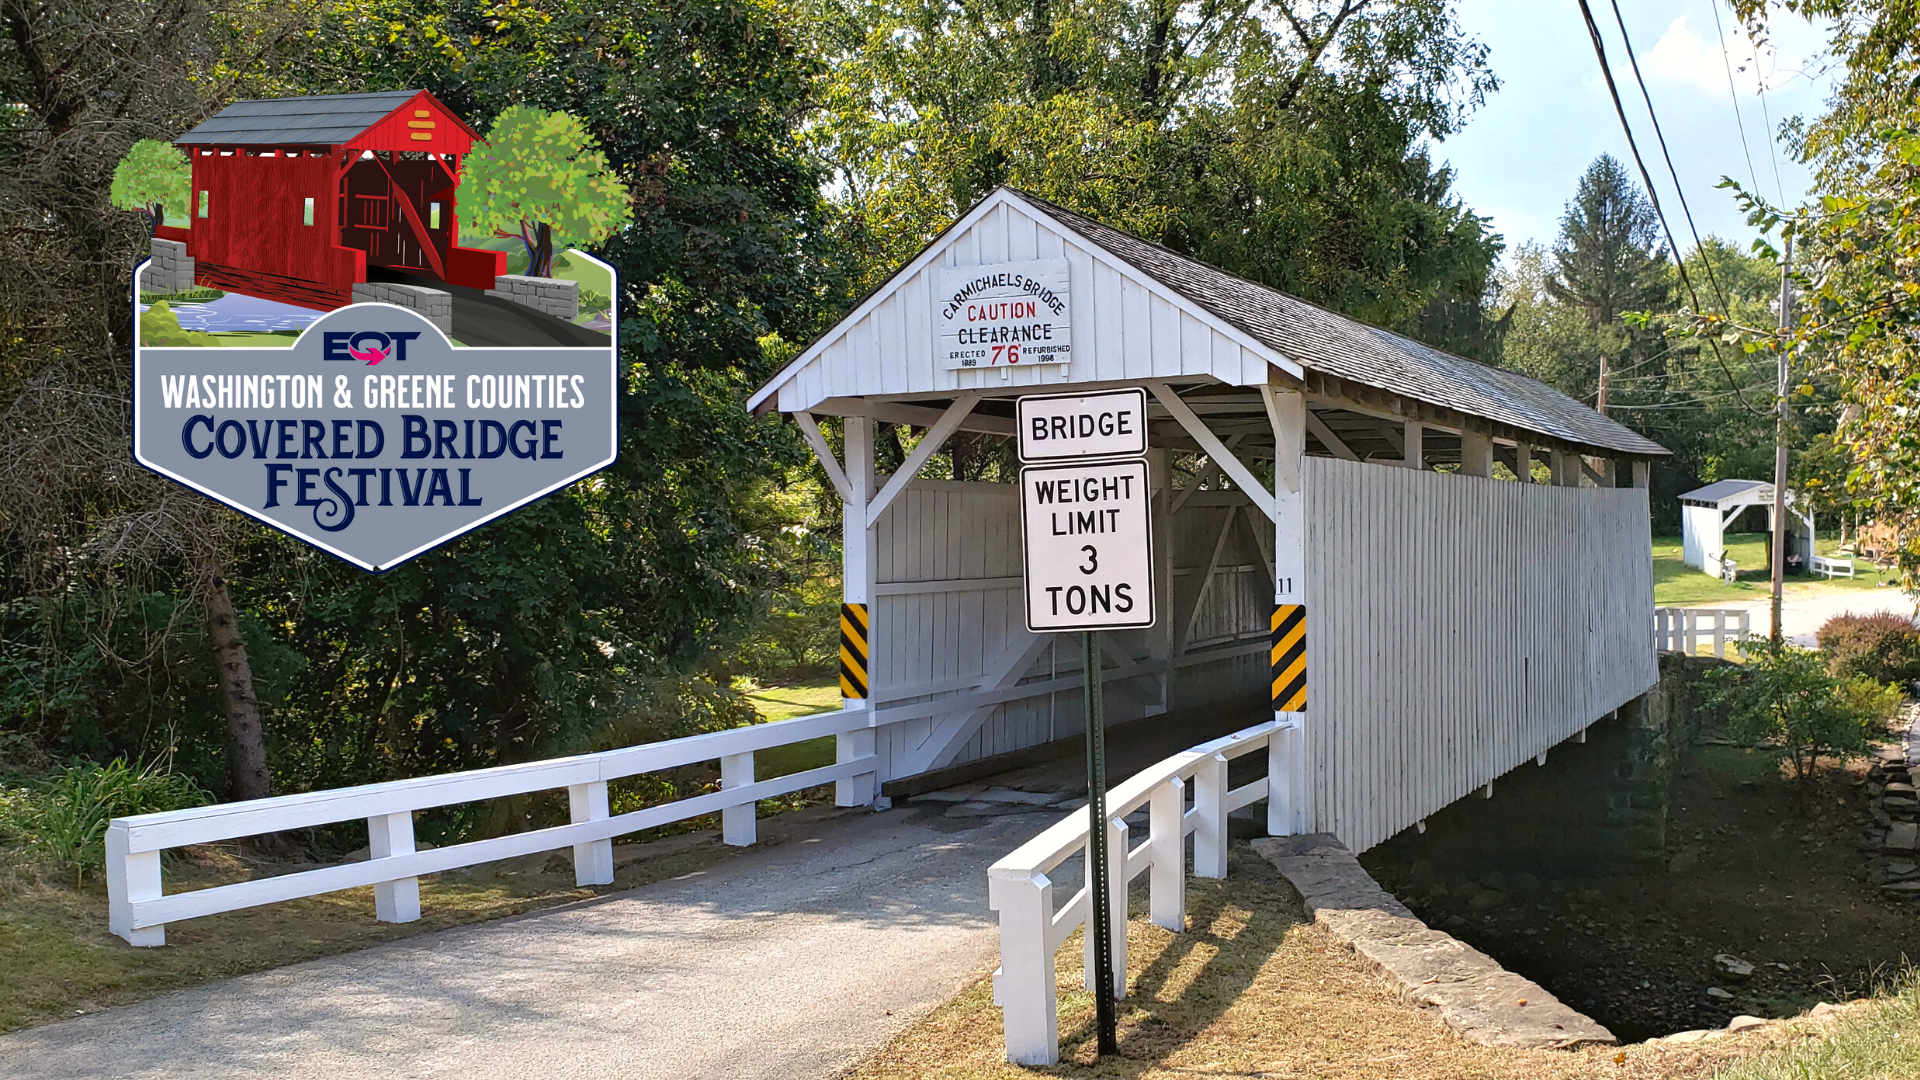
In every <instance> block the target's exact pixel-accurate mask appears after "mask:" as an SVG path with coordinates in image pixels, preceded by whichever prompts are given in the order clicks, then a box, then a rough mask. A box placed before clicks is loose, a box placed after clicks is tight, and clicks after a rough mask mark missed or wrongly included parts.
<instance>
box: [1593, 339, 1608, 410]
mask: <svg viewBox="0 0 1920 1080" xmlns="http://www.w3.org/2000/svg"><path fill="white" fill-rule="evenodd" d="M1593 408H1594V411H1595V412H1597V413H1599V414H1600V415H1601V416H1605V415H1607V354H1606V353H1601V354H1600V397H1599V400H1597V401H1596V402H1594V406H1593Z"/></svg>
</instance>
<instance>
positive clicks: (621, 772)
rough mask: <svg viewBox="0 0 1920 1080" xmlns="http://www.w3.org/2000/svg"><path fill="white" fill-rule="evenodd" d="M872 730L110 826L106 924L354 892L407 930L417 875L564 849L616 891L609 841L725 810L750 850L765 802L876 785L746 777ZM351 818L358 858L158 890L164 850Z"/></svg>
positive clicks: (707, 745)
mask: <svg viewBox="0 0 1920 1080" xmlns="http://www.w3.org/2000/svg"><path fill="white" fill-rule="evenodd" d="M867 722H868V715H867V710H865V709H857V710H847V711H842V712H830V713H821V714H819V715H816V716H804V717H799V718H797V719H793V720H781V721H777V722H775V723H771V724H756V725H754V726H752V727H744V728H734V729H732V730H730V731H716V732H711V733H709V734H705V735H694V736H691V737H689V738H684V739H673V740H670V741H667V742H658V743H649V744H647V745H645V746H632V747H626V748H624V749H620V750H609V751H606V752H604V753H598V754H583V755H580V756H577V757H567V758H554V759H551V760H547V761H535V762H529V763H527V764H524V765H506V766H501V767H499V768H493V769H478V770H475V771H472V772H462V773H451V774H448V775H445V776H423V777H419V778H417V779H412V780H395V781H391V782H389V783H384V784H367V785H364V786H361V787H351V788H336V789H334V790H331V791H316V792H310V793H307V794H303V795H285V796H280V797H277V798H271V799H255V800H252V801H250V802H238V803H224V804H221V805H217V806H205V807H199V808H197V809H193V810H176V811H169V812H165V813H158V814H141V815H139V816H137V817H128V818H115V819H114V820H113V822H112V823H111V824H110V825H109V827H108V829H107V911H108V925H109V927H110V929H112V931H113V932H114V933H115V934H118V935H119V936H120V937H122V938H124V939H126V941H127V942H128V943H129V944H133V945H164V944H166V924H168V923H170V922H178V921H179V920H182V919H192V918H198V917H199V916H202V915H212V914H216V913H218V912H222V911H236V910H239V909H241V908H249V907H257V906H259V905H262V904H272V903H278V902H280V901H283V900H292V899H295V898H297V897H302V896H317V895H320V894H321V893H329V892H337V891H339V890H341V889H351V888H356V887H358V886H362V885H372V886H373V887H374V913H375V917H377V918H378V919H380V920H381V921H382V922H411V921H413V920H414V919H417V918H419V917H420V886H419V877H420V875H422V874H433V873H439V872H441V871H445V870H454V869H458V868H460V867H463V866H473V865H475V864H478V863H484V862H493V861H495V860H498V859H510V858H514V857H516V856H520V855H532V854H535V853H537V852H541V851H554V850H558V849H560V848H565V847H572V848H573V866H574V877H575V879H576V880H577V881H578V882H579V883H580V884H581V885H608V884H612V882H613V838H614V837H616V836H621V835H624V834H626V833H632V832H638V831H640V830H642V829H650V828H654V827H656V826H659V825H666V824H670V823H672V822H675V821H683V820H685V819H687V818H691V817H698V816H700V815H702V814H711V813H713V812H715V811H719V812H720V816H721V826H722V833H723V838H724V839H725V841H726V842H727V843H729V844H734V845H746V844H751V843H753V841H754V833H755V828H754V803H755V802H757V801H758V800H760V799H768V798H772V797H774V796H777V795H786V794H789V793H791V792H795V791H800V790H803V789H805V788H810V787H815V786H818V785H821V784H827V783H832V782H834V781H839V780H849V779H859V778H866V779H867V780H868V783H869V786H871V777H872V774H873V773H874V768H875V765H874V762H875V758H874V756H873V755H871V754H868V755H866V756H864V757H854V758H850V759H848V760H844V761H841V762H838V763H836V764H833V765H828V766H826V767H824V768H819V769H809V770H807V771H805V772H798V773H793V774H791V775H788V776H781V777H776V778H774V779H771V780H755V779H754V776H753V755H754V752H755V751H757V750H767V749H771V748H773V747H776V746H785V745H787V744H789V743H796V742H803V741H805V740H808V739H814V738H819V737H821V736H825V735H840V734H843V733H846V732H850V731H855V730H860V729H864V728H865V727H866V726H867ZM715 759H718V760H719V762H720V785H721V790H719V791H713V792H708V793H706V794H704V795H696V796H694V797H692V798H688V799H681V800H679V801H677V802H671V803H665V804H662V805H659V806H650V807H647V808H646V809H643V810H636V811H633V812H632V813H627V814H620V815H617V816H615V815H613V814H611V813H610V812H609V809H608V798H607V782H608V781H610V780H618V779H621V778H623V777H628V776H637V775H639V774H641V773H649V772H657V771H659V770H661V769H670V768H674V767H677V766H681V765H691V764H694V763H697V762H702V761H713V760H715ZM559 788H565V789H567V801H568V803H569V806H570V808H571V811H572V819H573V820H572V822H571V823H570V824H567V825H559V826H554V827H552V828H546V829H536V830H533V831H531V832H524V833H514V834H512V835H509V836H497V837H493V838H492V839H488V840H476V841H473V842H471V843H465V844H456V845H453V846H451V847H443V848H436V849H433V850H431V851H416V850H415V849H414V842H413V814H414V812H415V811H417V810H427V809H431V808H433V807H438V806H450V805H453V804H456V803H466V802H474V801H477V800H480V799H497V798H501V797H504V796H509V795H524V794H528V793H531V792H536V791H551V790H556V789H559ZM356 819H364V820H365V821H366V823H367V839H368V845H367V846H368V850H369V856H370V857H369V858H368V859H367V861H365V862H357V863H346V864H343V865H339V866H327V867H322V868H320V869H317V870H307V871H303V872H300V873H296V874H285V875H282V876H279V877H270V878H259V879H255V880H252V881H242V882H238V883H236V884H233V885H222V886H218V887H216V888H211V889H200V890H196V891H193V892H186V893H177V894H174V895H171V896H169V895H166V893H165V892H164V890H163V889H162V883H161V874H160V853H161V852H163V851H165V850H167V849H168V848H177V847H183V846H186V845H189V844H207V843H213V842H216V841H220V840H233V839H238V838H240V837H245V836H258V835H261V834H263V833H274V832H282V831H285V830H289V829H302V828H309V827H312V826H315V825H328V824H333V823H336V822H343V821H353V820H356Z"/></svg>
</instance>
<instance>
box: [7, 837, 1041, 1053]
mask: <svg viewBox="0 0 1920 1080" xmlns="http://www.w3.org/2000/svg"><path fill="white" fill-rule="evenodd" d="M1003 810H1004V811H1005V812H1001V811H1003ZM1036 811H1040V808H1039V807H1030V806H1025V805H1021V804H1018V803H1010V804H1001V805H995V806H993V807H992V808H989V806H988V805H986V804H982V803H978V802H974V803H970V804H965V805H960V804H955V803H952V802H946V803H927V804H924V805H916V806H914V807H909V808H905V809H901V810H895V811H889V812H886V813H881V814H859V815H857V816H852V817H845V818H841V819H839V820H837V821H831V822H828V823H826V824H825V827H824V828H823V830H822V831H821V832H820V833H819V834H817V835H816V836H814V837H812V838H806V839H795V840H792V841H789V842H787V843H783V844H778V845H774V846H770V847H768V848H766V849H765V850H760V851H754V852H750V853H748V854H745V855H743V856H741V857H738V858H735V859H731V860H728V861H725V862H723V863H721V864H719V865H718V866H715V867H713V868H712V869H710V870H708V871H701V872H696V873H694V874H690V875H688V876H686V877H683V878H680V879H676V880H672V881H666V882H661V883H658V884H655V885H651V886H647V887H644V888H640V889H635V890H633V891H631V892H626V893H620V894H616V895H611V896H607V897H602V898H600V899H598V900H594V901H588V902H585V903H581V904H577V905H572V906H568V907H563V908H558V909H551V910H548V911H544V912H537V913H533V914H530V915H524V916H520V917H518V918H513V919H506V920H502V921H499V922H493V923H485V924H480V925H474V926H466V927H460V928H456V929H452V930H445V931H440V932H437V933H431V934H423V935H420V936H418V937H413V938H409V939H407V940H404V941H399V942H394V943H391V944H387V945H381V946H377V947H375V948H371V949H367V950H364V951H362V952H356V953H351V954H348V955H345V956H339V957H334V958H331V959H327V960H318V961H314V962H311V963H305V964H299V965H295V966H292V967H287V968H281V969H279V970H276V971H269V972H263V973H261V974H257V975H248V976H244V977H241V978H237V979H231V980H228V981H225V982H220V983H214V984H211V985H208V986H203V987H200V988H197V989H193V990H188V991H184V992H181V993H177V994H173V995H170V996H167V997H163V998H158V999H155V1000H152V1001H147V1002H143V1003H139V1004H135V1005H128V1006H124V1007H121V1008H117V1009H108V1010H105V1011H103V1012H98V1013H94V1014H92V1015H89V1016H86V1017H80V1018H76V1019H73V1020H68V1021H64V1022H61V1023H58V1024H50V1025H47V1026H45V1027H38V1028H31V1029H28V1030H26V1031H22V1032H17V1033H15V1034H13V1035H10V1036H6V1037H3V1038H0V1077H4V1078H8V1080H12V1078H25V1077H34V1078H45V1080H52V1078H69V1077H71V1078H82V1077H85V1078H88V1080H95V1078H107V1077H143V1078H144V1077H169V1078H175V1077H179V1078H196V1080H197V1078H213V1077H218V1078H229V1077H267V1076H272V1077H299V1078H301V1080H335V1078H349V1077H354V1078H357V1077H368V1078H373V1077H379V1078H381V1080H390V1078H397V1077H409V1078H411V1077H448V1078H455V1077H457V1078H460V1080H489V1078H502V1080H505V1078H513V1080H522V1078H535V1077H549V1076H552V1077H567V1078H569V1080H574V1078H578V1080H591V1078H599V1077H607V1078H615V1077H618V1078H620V1080H651V1078H656V1077H657V1078H671V1080H693V1078H706V1077H714V1078H722V1077H725V1078H737V1080H751V1078H760V1077H764V1078H768V1080H774V1078H778V1080H794V1078H801V1077H825V1076H830V1075H832V1074H834V1073H835V1072H837V1071H839V1070H840V1069H841V1068H843V1067H845V1066H846V1065H848V1064H850V1063H851V1062H853V1061H855V1060H857V1059H858V1058H859V1057H861V1056H863V1055H864V1054H865V1053H868V1052H871V1051H872V1050H873V1049H876V1048H878V1047H879V1046H881V1045H883V1044H884V1043H885V1042H886V1041H887V1040H888V1039H889V1038H891V1037H892V1036H893V1035H894V1034H895V1033H896V1032H897V1031H898V1030H900V1029H901V1028H902V1027H904V1026H905V1025H906V1024H907V1023H909V1022H910V1021H911V1020H913V1019H914V1018H916V1017H918V1016H920V1015H922V1014H924V1013H925V1012H926V1011H927V1010H929V1009H931V1008H932V1007H934V1006H935V1005H937V1004H939V1003H940V1002H942V1001H944V1000H945V999H946V998H947V997H949V996H950V995H951V994H952V993H953V992H954V991H956V990H957V989H959V988H960V987H961V986H963V985H965V984H966V983H967V982H968V981H969V980H971V979H972V978H974V977H976V976H978V975H979V974H980V973H981V972H983V971H984V970H986V969H987V968H988V967H989V966H990V965H992V964H993V963H994V962H995V957H996V954H997V952H998V944H997V938H996V934H995V931H994V929H993V923H992V922H991V921H990V920H991V913H990V912H988V911H987V906H986V874H985V869H986V866H987V864H988V863H989V862H991V861H992V860H993V859H995V858H998V857H999V856H1000V855H1002V854H1005V853H1006V852H1008V851H1011V850H1012V849H1013V848H1014V847H1016V846H1018V844H1019V843H1020V842H1021V841H1023V840H1025V839H1026V838H1027V837H1028V836H1030V835H1032V834H1033V833H1036V832H1038V831H1039V830H1040V829H1041V828H1043V827H1044V826H1045V825H1046V824H1048V823H1050V822H1052V821H1054V820H1056V819H1057V817H1058V811H1044V812H1036ZM889 1010H890V1011H889Z"/></svg>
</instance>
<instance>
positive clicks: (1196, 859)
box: [1193, 754, 1227, 878]
mask: <svg viewBox="0 0 1920 1080" xmlns="http://www.w3.org/2000/svg"><path fill="white" fill-rule="evenodd" d="M1193 811H1194V817H1193V876H1194V877H1203V878H1223V877H1226V876H1227V759H1226V757H1225V756H1224V755H1221V754H1213V755H1210V756H1208V757H1207V759H1206V760H1205V761H1202V762H1200V763H1199V764H1198V765H1197V766H1196V767H1195V768H1194V772H1193Z"/></svg>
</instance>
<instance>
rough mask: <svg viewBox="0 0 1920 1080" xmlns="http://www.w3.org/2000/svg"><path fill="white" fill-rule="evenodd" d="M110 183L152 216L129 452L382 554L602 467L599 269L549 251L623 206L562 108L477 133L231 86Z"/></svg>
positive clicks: (316, 539) (393, 561)
mask: <svg viewBox="0 0 1920 1080" xmlns="http://www.w3.org/2000/svg"><path fill="white" fill-rule="evenodd" d="M114 198H115V201H116V202H117V203H118V204H119V205H122V206H125V207H127V208H128V209H134V210H138V211H139V212H141V213H142V214H143V215H145V216H146V217H147V219H148V221H149V223H150V225H151V226H152V229H153V242H152V249H153V251H152V258H151V259H150V260H149V261H148V262H146V263H143V264H142V266H141V267H140V268H139V269H138V270H137V271H136V279H135V291H136V300H137V301H138V305H137V308H138V312H139V314H138V316H137V324H136V328H135V348H134V381H135V390H134V402H133V405H134V456H135V458H136V459H137V460H138V461H139V462H140V464H142V465H144V466H146V467H147V468H150V469H153V470H155V471H156V472H159V473H161V474H162V475H165V476H167V477H170V478H172V479H174V480H177V481H179V482H180V483H182V484H185V485H187V486H188V487H191V488H194V489H195V490H197V491H200V492H203V493H205V494H206V495H208V496H210V497H212V498H215V499H218V500H219V501H221V502H223V503H225V504H227V505H228V506H231V507H233V508H234V509H235V510H238V511H240V512H241V513H244V514H247V515H249V516H252V517H254V518H257V519H259V520H260V521H263V522H265V523H267V524H269V525H272V526H273V527H275V528H278V529H281V530H283V531H285V532H287V533H289V534H290V535H293V536H296V537H299V538H300V539H302V540H305V541H306V542H308V543H310V544H313V545H314V546H316V547H319V548H321V549H323V550H326V551H328V552H331V553H333V554H334V555H337V556H339V557H340V558H342V559H345V560H347V561H349V562H351V563H354V564H355V565H357V566H360V567H362V568H364V569H367V570H371V571H382V570H387V569H390V568H392V567H393V566H395V565H397V564H398V563H401V562H403V561H405V560H407V559H409V558H411V557H413V556H415V555H418V554H420V553H421V552H423V551H426V550H428V549H430V548H432V547H434V546H436V545H438V544H441V543H444V542H446V541H448V540H450V539H452V538H454V537H457V536H459V535H461V534H462V533H465V532H467V531H469V530H472V529H474V528H477V527H479V526H480V525H483V524H485V523H486V522H488V521H491V520H493V519H494V518H497V517H499V516H501V515H502V514H505V513H508V512H510V511H512V510H514V509H515V508H517V507H520V506H524V505H526V504H527V503H529V502H531V501H533V500H535V499H538V498H540V497H541V496H543V495H547V494H549V493H552V492H554V491H557V490H559V489H561V488H564V487H566V486H567V485H569V484H571V483H574V482H575V481H577V480H579V479H581V478H582V477H585V476H587V475H589V474H591V473H593V472H595V471H597V470H599V469H602V468H604V467H606V466H607V465H608V464H611V463H612V461H613V459H614V454H615V448H616V446H617V422H616V421H617V417H616V412H617V403H616V386H617V367H616V362H617V361H616V349H615V343H614V339H613V328H614V325H615V320H614V312H613V297H615V296H617V295H618V288H617V285H618V283H617V280H616V278H615V274H614V271H613V268H612V267H610V266H608V265H607V264H605V263H602V262H600V261H599V260H597V259H594V258H592V257H590V256H588V255H586V254H584V253H582V252H580V251H578V250H573V249H564V248H563V249H560V250H556V248H557V247H558V245H559V244H562V243H566V242H575V243H578V242H595V241H598V240H601V239H604V238H605V237H606V236H608V235H611V234H612V233H613V232H614V231H616V230H617V229H619V228H620V227H622V226H624V225H625V224H626V223H627V222H628V221H629V220H630V211H629V210H628V201H627V192H626V190H625V189H624V188H623V187H622V186H621V185H620V184H619V182H618V181H617V180H615V179H614V178H613V177H612V175H611V173H610V171H609V170H608V169H607V167H606V161H605V159H604V157H602V156H601V155H600V153H599V151H598V150H596V149H594V148H593V145H592V142H591V140H590V139H589V138H588V137H587V135H586V133H585V131H584V128H583V127H582V126H581V125H580V124H579V122H578V121H577V120H575V119H574V118H572V117H569V116H567V115H566V114H564V113H542V112H539V111H538V110H533V109H526V108H519V107H516V108H513V109H509V110H507V111H506V112H504V113H502V114H501V116H500V117H499V119H498V120H497V121H496V122H495V124H494V125H493V128H492V131H491V132H490V137H489V138H488V139H486V140H483V139H481V137H480V136H479V134H478V133H476V132H475V131H474V130H473V129H472V128H470V127H468V126H467V125H466V124H465V123H464V122H463V121H462V120H461V119H460V118H459V117H458V116H456V115H454V114H453V113H452V112H451V111H449V110H448V109H447V108H446V106H444V105H443V104H441V103H440V102H439V101H438V100H436V99H435V98H434V97H433V95H431V94H428V93H426V92H425V91H396V92H392V93H374V94H344V95H332V96H328V97H315V98H294V99H278V100H273V101H252V102H240V103H238V104H236V105H233V106H231V107H230V108H228V109H226V110H225V111H223V112H221V113H219V114H218V115H216V116H215V117H213V118H212V119H211V120H208V121H207V122H206V123H204V124H202V125H200V126H199V127H197V128H194V129H193V130H192V131H189V132H187V133H186V134H185V135H183V136H181V137H180V138H179V139H177V140H175V142H174V143H173V144H172V145H168V144H164V143H157V142H153V143H142V144H139V145H137V146H136V147H135V148H134V150H133V152H132V153H130V154H129V155H128V157H127V159H126V160H125V161H123V162H122V164H121V167H120V169H119V170H118V171H117V172H116V175H115V184H114ZM463 205H464V206H465V207H466V208H467V209H466V210H465V212H464V216H465V218H466V220H467V223H468V225H469V227H471V228H473V229H474V230H475V231H476V232H483V233H484V232H491V234H492V235H491V236H488V237H486V238H485V239H482V240H480V241H479V242H477V243H472V244H468V243H463V242H462V240H461V237H460V225H461V218H462V206H463ZM521 258H524V266H523V268H524V270H525V273H510V272H509V263H510V262H517V261H519V260H520V259H521Z"/></svg>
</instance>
